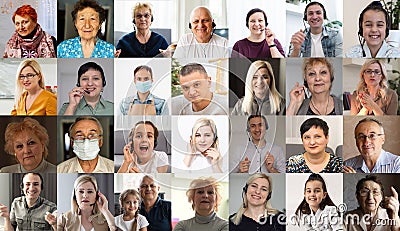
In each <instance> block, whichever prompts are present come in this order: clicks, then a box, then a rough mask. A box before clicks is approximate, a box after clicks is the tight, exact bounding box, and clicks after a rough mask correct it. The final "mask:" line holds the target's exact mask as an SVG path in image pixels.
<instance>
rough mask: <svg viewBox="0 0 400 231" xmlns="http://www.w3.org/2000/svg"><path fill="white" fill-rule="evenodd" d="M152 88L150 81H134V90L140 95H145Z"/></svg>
mask: <svg viewBox="0 0 400 231" xmlns="http://www.w3.org/2000/svg"><path fill="white" fill-rule="evenodd" d="M152 86H153V82H152V81H151V80H147V81H144V82H140V81H136V89H137V90H138V91H139V92H140V93H146V92H148V91H150V88H151V87H152Z"/></svg>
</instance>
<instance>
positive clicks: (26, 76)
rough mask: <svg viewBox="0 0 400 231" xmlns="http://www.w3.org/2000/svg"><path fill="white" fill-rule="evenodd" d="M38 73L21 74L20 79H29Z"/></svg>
mask: <svg viewBox="0 0 400 231" xmlns="http://www.w3.org/2000/svg"><path fill="white" fill-rule="evenodd" d="M36 75H37V74H31V73H29V74H27V75H20V76H19V80H24V79H25V78H27V79H32V78H33V77H35V76H36Z"/></svg>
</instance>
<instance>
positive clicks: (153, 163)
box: [129, 150, 169, 173]
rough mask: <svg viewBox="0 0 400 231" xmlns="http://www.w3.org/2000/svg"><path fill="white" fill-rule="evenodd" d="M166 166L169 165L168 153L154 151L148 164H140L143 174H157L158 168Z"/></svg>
mask: <svg viewBox="0 0 400 231" xmlns="http://www.w3.org/2000/svg"><path fill="white" fill-rule="evenodd" d="M165 165H169V162H168V155H167V153H165V152H162V151H156V150H153V155H152V156H151V158H150V160H149V161H148V162H147V163H146V164H138V168H139V169H140V171H141V172H143V173H157V168H158V167H161V166H165ZM129 168H130V167H129Z"/></svg>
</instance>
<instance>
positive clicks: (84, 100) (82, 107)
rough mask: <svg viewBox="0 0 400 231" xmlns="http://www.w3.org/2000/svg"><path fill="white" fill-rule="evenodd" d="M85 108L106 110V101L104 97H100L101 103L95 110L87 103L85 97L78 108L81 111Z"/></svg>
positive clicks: (97, 104)
mask: <svg viewBox="0 0 400 231" xmlns="http://www.w3.org/2000/svg"><path fill="white" fill-rule="evenodd" d="M85 107H89V108H91V109H97V108H99V107H102V108H103V109H104V108H105V101H104V98H103V97H102V96H100V99H99V102H98V103H96V107H95V108H93V107H92V106H91V105H90V104H88V103H87V101H86V99H85V97H82V100H81V101H79V104H78V108H79V109H80V110H84V108H85Z"/></svg>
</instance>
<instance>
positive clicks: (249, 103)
mask: <svg viewBox="0 0 400 231" xmlns="http://www.w3.org/2000/svg"><path fill="white" fill-rule="evenodd" d="M284 67H285V65H284V60H283V59H268V60H257V59H250V60H248V59H230V60H229V90H230V94H229V108H230V111H231V113H230V114H231V115H233V116H234V115H246V116H249V115H260V114H261V115H284V114H285V110H286V108H285V99H284V96H285V94H284V93H285V78H286V76H285V75H284V74H283V73H284V71H285V70H284Z"/></svg>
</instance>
